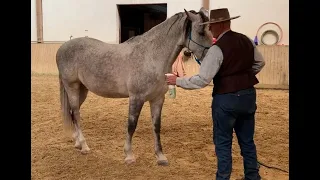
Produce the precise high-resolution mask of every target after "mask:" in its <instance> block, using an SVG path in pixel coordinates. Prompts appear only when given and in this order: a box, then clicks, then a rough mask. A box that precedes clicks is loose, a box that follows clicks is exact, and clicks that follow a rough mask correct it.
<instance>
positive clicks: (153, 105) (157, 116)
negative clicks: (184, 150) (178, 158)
mask: <svg viewBox="0 0 320 180" xmlns="http://www.w3.org/2000/svg"><path fill="white" fill-rule="evenodd" d="M164 99H165V96H164V95H163V96H160V97H158V98H156V99H154V100H152V101H149V103H150V109H151V116H152V123H153V135H154V143H155V147H154V148H155V154H156V157H157V163H158V165H163V166H165V165H168V160H167V158H166V157H165V156H164V155H163V153H162V145H161V141H160V129H161V111H162V107H163V103H164Z"/></svg>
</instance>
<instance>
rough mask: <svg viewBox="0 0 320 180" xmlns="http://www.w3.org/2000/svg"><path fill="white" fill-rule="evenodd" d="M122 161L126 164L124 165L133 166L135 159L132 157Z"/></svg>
mask: <svg viewBox="0 0 320 180" xmlns="http://www.w3.org/2000/svg"><path fill="white" fill-rule="evenodd" d="M124 161H125V162H126V164H133V163H135V162H136V159H135V158H133V157H129V158H126V159H125V160H124Z"/></svg>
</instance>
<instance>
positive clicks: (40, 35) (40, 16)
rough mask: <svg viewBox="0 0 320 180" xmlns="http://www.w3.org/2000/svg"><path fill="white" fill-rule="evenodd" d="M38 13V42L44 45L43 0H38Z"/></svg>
mask: <svg viewBox="0 0 320 180" xmlns="http://www.w3.org/2000/svg"><path fill="white" fill-rule="evenodd" d="M36 11H37V41H38V43H43V14H42V0H36Z"/></svg>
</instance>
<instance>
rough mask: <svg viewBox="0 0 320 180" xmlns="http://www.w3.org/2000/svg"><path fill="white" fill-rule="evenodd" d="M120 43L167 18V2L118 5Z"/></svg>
mask: <svg viewBox="0 0 320 180" xmlns="http://www.w3.org/2000/svg"><path fill="white" fill-rule="evenodd" d="M118 11H119V16H120V28H119V29H120V33H119V35H120V37H119V41H120V43H122V42H124V41H126V40H128V39H129V38H131V37H132V36H137V35H141V34H143V33H144V32H146V31H148V30H149V29H151V28H152V27H154V26H156V25H158V24H160V23H161V22H163V21H165V20H166V19H167V4H139V5H118Z"/></svg>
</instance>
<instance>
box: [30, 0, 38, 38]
mask: <svg viewBox="0 0 320 180" xmlns="http://www.w3.org/2000/svg"><path fill="white" fill-rule="evenodd" d="M31 41H37V13H36V0H31Z"/></svg>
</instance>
